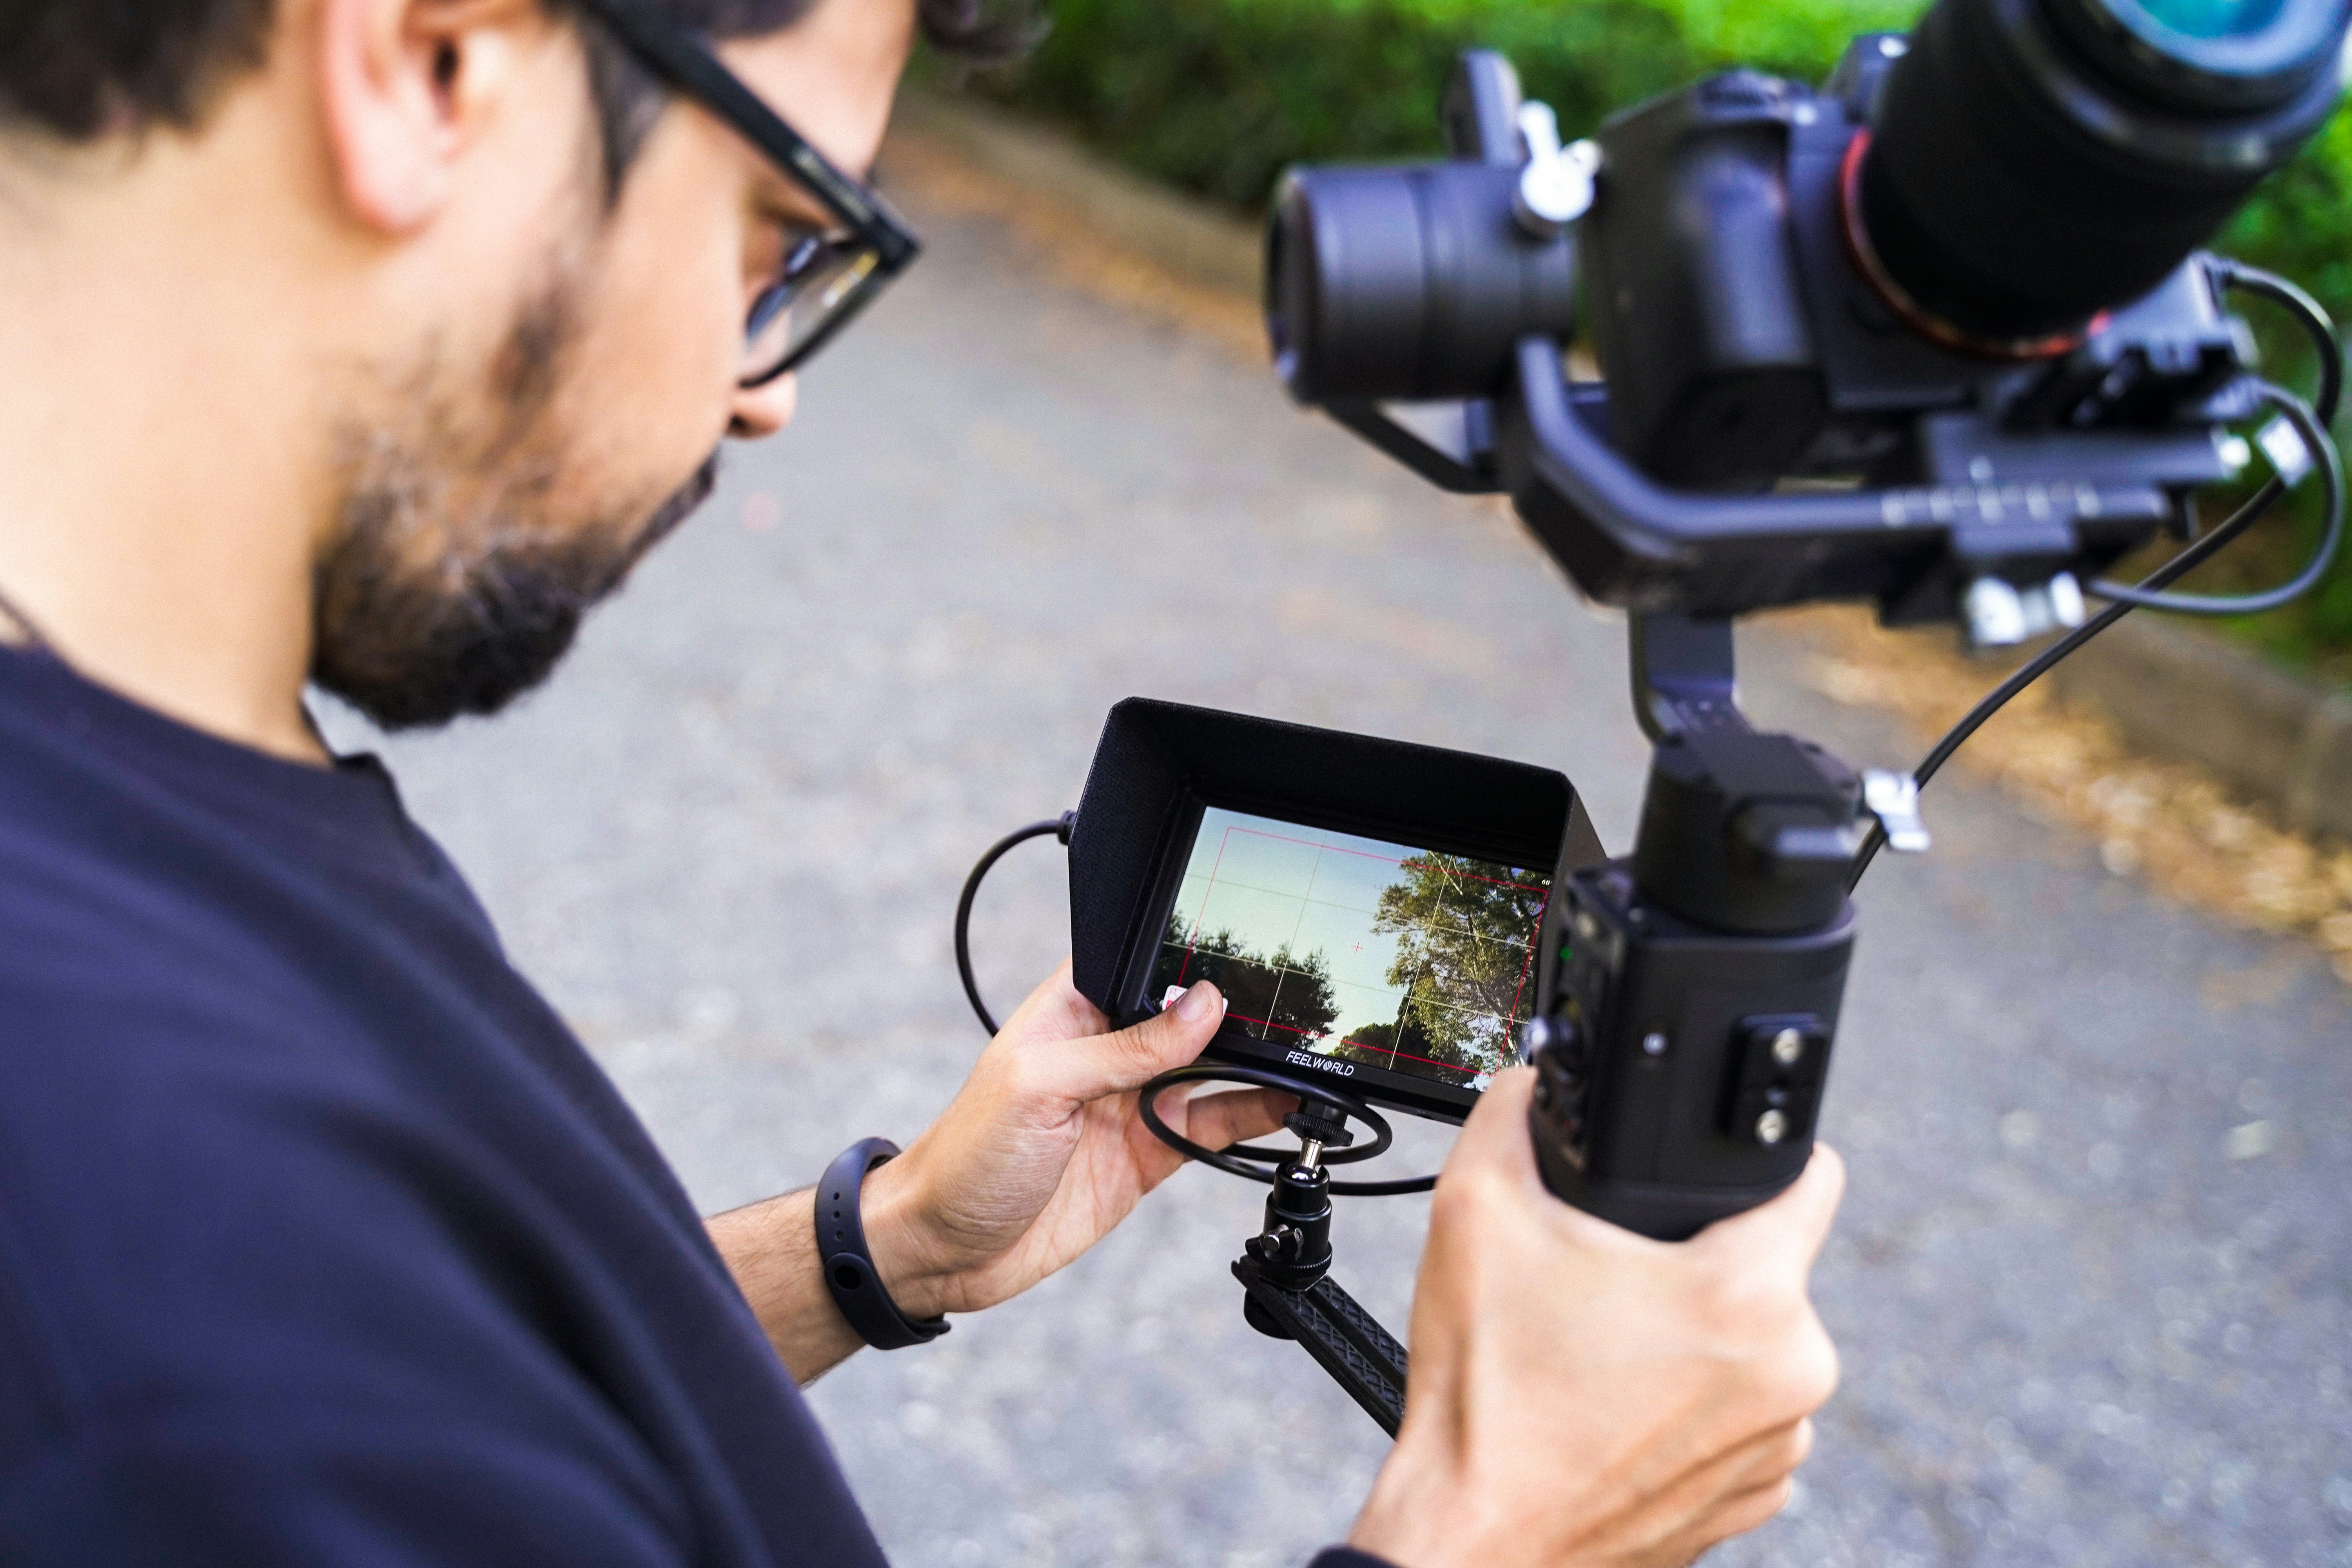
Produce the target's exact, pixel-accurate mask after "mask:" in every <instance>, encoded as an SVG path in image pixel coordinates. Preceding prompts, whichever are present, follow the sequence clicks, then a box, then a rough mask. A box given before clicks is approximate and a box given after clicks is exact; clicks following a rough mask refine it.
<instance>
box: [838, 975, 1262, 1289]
mask: <svg viewBox="0 0 2352 1568" xmlns="http://www.w3.org/2000/svg"><path fill="white" fill-rule="evenodd" d="M1224 1010H1225V1005H1224V1000H1223V997H1221V996H1219V995H1218V994H1217V989H1216V987H1215V986H1213V985H1211V984H1208V983H1207V982H1205V981H1203V982H1201V983H1200V984H1195V985H1194V986H1193V987H1192V989H1191V990H1190V991H1188V992H1186V993H1185V994H1183V995H1182V996H1181V997H1180V998H1179V999H1178V1000H1177V1001H1176V1002H1175V1003H1174V1005H1171V1006H1170V1007H1169V1008H1168V1009H1167V1010H1166V1011H1164V1012H1162V1013H1160V1014H1159V1015H1158V1016H1155V1017H1151V1018H1148V1019H1146V1020H1144V1021H1143V1022H1142V1023H1140V1024H1138V1025H1136V1026H1134V1027H1132V1028H1129V1029H1122V1030H1119V1031H1118V1032H1117V1033H1115V1034H1114V1033H1110V1032H1108V1029H1109V1021H1108V1019H1106V1018H1105V1017H1104V1016H1103V1015H1102V1014H1101V1012H1100V1011H1098V1010H1097V1008H1096V1007H1095V1005H1094V1004H1092V1003H1090V1002H1088V1001H1087V999H1086V998H1085V997H1084V996H1081V995H1079V994H1078V993H1077V991H1076V988H1075V987H1074V986H1072V985H1071V984H1070V969H1069V965H1068V964H1067V963H1065V964H1064V965H1063V966H1062V967H1061V968H1060V969H1059V970H1057V971H1056V972H1055V974H1054V975H1053V977H1052V978H1051V979H1049V980H1047V981H1046V982H1045V984H1043V985H1040V986H1039V987H1038V988H1037V989H1036V990H1035V991H1034V992H1033V993H1031V994H1030V996H1029V999H1028V1000H1027V1001H1026V1002H1024V1003H1023V1004H1022V1005H1021V1008H1020V1010H1019V1011H1018V1012H1016V1013H1014V1014H1013V1016H1012V1017H1011V1018H1010V1019H1009V1020H1007V1021H1006V1023H1005V1025H1004V1027H1003V1029H1002V1030H1000V1031H999V1032H998V1034H997V1036H996V1038H995V1039H994V1040H993V1041H992V1042H991V1043H990V1045H989V1047H988V1048H987V1049H986V1050H985V1051H983V1052H982V1054H981V1058H980V1061H979V1063H978V1064H977V1065H976V1066H975V1067H974V1068H972V1073H971V1078H970V1079H968V1080H966V1082H965V1084H964V1086H963V1089H962V1090H961V1092H960V1093H958V1094H957V1096H956V1098H955V1100H954V1102H953V1103H952V1104H950V1106H949V1107H948V1109H947V1110H946V1112H945V1113H944V1114H943V1115H941V1116H940V1119H939V1121H936V1122H934V1123H932V1124H931V1127H930V1130H929V1131H926V1132H925V1133H924V1134H923V1135H922V1136H921V1137H920V1138H919V1139H917V1140H916V1141H915V1142H914V1144H913V1146H912V1147H910V1148H908V1151H907V1152H906V1153H904V1154H902V1155H900V1156H899V1157H898V1159H895V1160H893V1161H891V1162H890V1163H888V1164H887V1165H884V1166H882V1167H881V1168H880V1169H878V1170H877V1171H876V1172H875V1173H873V1174H872V1175H871V1176H869V1177H868V1178H867V1179H866V1202H865V1207H864V1210H863V1217H864V1219H865V1222H866V1235H867V1237H868V1238H869V1242H870V1245H871V1246H872V1247H873V1249H874V1261H875V1266H876V1268H877V1269H878V1270H879V1271H880V1273H881V1275H882V1278H883V1279H884V1280H885V1282H886V1283H887V1285H888V1286H889V1289H890V1295H891V1299H892V1300H896V1301H897V1302H898V1306H899V1309H900V1310H902V1311H904V1312H905V1313H907V1315H908V1316H909V1317H916V1318H923V1317H929V1316H931V1315H932V1314H934V1313H937V1312H942V1311H945V1312H974V1311H978V1310H981V1309H982V1308H983V1307H992V1306H994V1305H995V1304H996V1303H997V1302H999V1301H1003V1300H1007V1299H1009V1298H1011V1297H1013V1296H1017V1295H1019V1294H1020V1293H1021V1292H1022V1291H1024V1290H1026V1289H1029V1287H1031V1286H1032V1285H1034V1284H1036V1283H1037V1282H1038V1281H1039V1280H1040V1279H1045V1277H1046V1276H1047V1275H1049V1274H1052V1273H1054V1272H1055V1270H1057V1269H1059V1268H1062V1267H1063V1266H1064V1265H1065V1264H1067V1263H1069V1262H1070V1261H1071V1260H1072V1259H1074V1258H1076V1257H1077V1256H1078V1255H1079V1254H1080V1253H1082V1252H1084V1251H1086V1250H1087V1248H1088V1247H1092V1246H1093V1245H1094V1244H1095V1243H1096V1242H1097V1241H1099V1240H1101V1239H1102V1237H1104V1236H1106V1235H1108V1233H1109V1232H1110V1230H1111V1228H1112V1227H1113V1226H1117V1225H1118V1222H1119V1221H1121V1220H1123V1219H1125V1218H1126V1217H1127V1216H1128V1214H1129V1211H1131V1210H1132V1209H1133V1208H1134V1207H1135V1205H1136V1204H1137V1203H1138V1202H1139V1200H1140V1199H1141V1198H1142V1196H1143V1194H1146V1193H1148V1192H1150V1190H1151V1189H1152V1188H1154V1187H1156V1186H1158V1185H1159V1184H1160V1183H1162V1182H1164V1181H1166V1180H1167V1179H1168V1178H1169V1177H1170V1176H1171V1175H1173V1174H1174V1173H1175V1172H1176V1170H1177V1168H1178V1167H1179V1166H1181V1164H1182V1163H1184V1158H1183V1156H1182V1155H1181V1154H1179V1153H1177V1152H1175V1151H1174V1150H1172V1149H1171V1148H1169V1147H1168V1145H1166V1144H1165V1143H1162V1142H1160V1140H1159V1139H1157V1138H1155V1137H1153V1136H1152V1134H1151V1131H1150V1129H1149V1128H1147V1127H1146V1126H1144V1124H1143V1118H1142V1116H1141V1114H1140V1113H1139V1110H1138V1107H1137V1103H1136V1102H1137V1100H1138V1098H1139V1097H1138V1095H1137V1092H1136V1091H1137V1090H1138V1089H1141V1088H1142V1087H1143V1085H1144V1084H1145V1083H1146V1082H1148V1081H1150V1079H1153V1078H1155V1077H1157V1076H1158V1075H1159V1074H1160V1073H1163V1072H1166V1071H1167V1070H1168V1069H1169V1068H1176V1067H1181V1066H1183V1065H1184V1064H1185V1063H1187V1062H1189V1061H1191V1060H1192V1059H1193V1058H1195V1057H1197V1056H1199V1055H1200V1054H1201V1048H1202V1047H1203V1046H1205V1045H1207V1044H1208V1043H1209V1039H1210V1037H1211V1036H1213V1035H1214V1034H1215V1033H1216V1032H1217V1025H1218V1023H1219V1022H1220V1020H1222V1019H1223V1016H1224ZM1200 1087H1202V1086H1196V1085H1189V1084H1188V1085H1179V1086H1178V1087H1176V1088H1175V1089H1171V1090H1169V1091H1168V1092H1167V1093H1166V1094H1164V1095H1162V1096H1161V1097H1160V1108H1159V1109H1160V1117H1161V1119H1162V1120H1163V1121H1166V1122H1167V1123H1168V1125H1169V1126H1170V1127H1171V1129H1173V1130H1174V1131H1177V1132H1179V1133H1181V1135H1183V1136H1184V1137H1186V1138H1189V1139H1191V1140H1192V1142H1196V1143H1201V1144H1205V1145H1206V1146H1207V1147H1209V1148H1212V1149H1222V1148H1224V1147H1225V1146H1226V1145H1228V1144H1232V1143H1237V1142H1242V1141H1244V1140H1245V1139H1249V1138H1255V1137H1259V1136H1262V1135H1264V1134H1265V1133H1267V1132H1272V1131H1276V1130H1277V1129H1278V1128H1280V1126H1281V1125H1282V1118H1283V1116H1284V1115H1285V1114H1286V1113H1287V1112H1288V1111H1290V1110H1294V1109H1295V1108H1296V1107H1297V1100H1295V1099H1293V1098H1292V1097H1291V1096H1289V1095H1286V1094H1281V1093H1278V1092H1276V1091H1273V1090H1268V1089H1244V1090H1225V1091H1223V1092H1211V1093H1199V1094H1196V1093H1195V1092H1194V1091H1195V1090H1196V1089H1199V1088H1200Z"/></svg>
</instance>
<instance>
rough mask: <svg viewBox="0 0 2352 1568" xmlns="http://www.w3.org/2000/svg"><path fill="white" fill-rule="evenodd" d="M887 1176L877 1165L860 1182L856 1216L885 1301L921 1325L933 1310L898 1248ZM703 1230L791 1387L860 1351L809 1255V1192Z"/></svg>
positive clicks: (898, 1225)
mask: <svg viewBox="0 0 2352 1568" xmlns="http://www.w3.org/2000/svg"><path fill="white" fill-rule="evenodd" d="M889 1170H890V1167H889V1166H888V1165H884V1166H882V1167H881V1168H879V1169H877V1171H875V1172H874V1173H873V1174H872V1175H871V1176H869V1177H868V1178H867V1180H866V1190H865V1192H864V1194H863V1195H862V1198H863V1201H862V1202H861V1203H860V1205H859V1217H860V1219H861V1220H862V1221H863V1223H864V1225H865V1227H866V1245H867V1247H869V1248H870V1249H871V1250H872V1252H873V1254H874V1267H875V1270H876V1272H877V1274H878V1275H880V1277H881V1279H882V1282H883V1285H884V1287H885V1288H886V1289H888V1290H889V1292H890V1299H891V1300H893V1301H896V1302H897V1303H898V1307H899V1310H902V1311H904V1312H906V1313H907V1314H908V1316H909V1317H913V1318H927V1317H929V1316H931V1315H932V1314H933V1313H934V1312H935V1311H937V1310H938V1307H937V1306H936V1304H935V1303H934V1302H933V1300H932V1292H930V1291H929V1289H927V1287H926V1284H925V1281H924V1280H923V1279H919V1278H918V1277H917V1275H916V1272H915V1270H914V1269H913V1268H912V1267H911V1264H910V1257H911V1249H910V1248H909V1247H907V1246H905V1245H904V1243H903V1241H902V1237H901V1233H902V1231H903V1230H904V1229H905V1225H904V1222H903V1218H902V1215H901V1213H900V1211H901V1209H902V1208H903V1206H904V1205H903V1204H902V1203H901V1202H900V1199H899V1194H898V1191H897V1184H895V1183H894V1182H892V1181H891V1180H890V1179H889V1177H888V1175H887V1173H888V1172H889ZM705 1225H706V1226H707V1227H708V1228H709V1232H710V1239H711V1240H712V1241H713V1242H715V1243H717V1244H718V1247H719V1256H720V1257H721V1258H725V1259H726V1260H727V1267H728V1268H729V1269H730V1271H731V1272H732V1273H733V1274H734V1276H735V1283H736V1284H737V1286H738V1287H740V1289H741V1290H742V1292H743V1297H744V1300H747V1301H749V1302H750V1303H751V1310H752V1312H753V1314H754V1315H756V1316H757V1317H758V1318H759V1320H760V1326H761V1328H762V1329H764V1330H766V1331H767V1334H768V1342H769V1343H770V1344H772V1345H773V1346H775V1348H776V1354H777V1355H778V1356H779V1357H781V1358H782V1361H783V1363H784V1367H785V1370H787V1371H789V1372H790V1373H792V1374H793V1379H794V1381H796V1382H798V1383H800V1384H803V1386H805V1385H807V1384H812V1383H814V1382H815V1381H816V1380H817V1379H818V1378H820V1377H822V1376H824V1374H825V1373H828V1372H830V1371H832V1370H833V1369H834V1368H835V1366H838V1365H839V1364H841V1363H843V1362H845V1361H846V1360H848V1359H849V1357H850V1356H851V1355H852V1354H853V1353H855V1352H856V1351H858V1350H860V1349H862V1348H863V1347H864V1344H865V1342H864V1341H863V1340H861V1339H859V1338H858V1337H857V1331H856V1330H854V1329H852V1328H851V1327H850V1326H849V1323H848V1321H847V1320H845V1318H843V1317H842V1315H841V1310H840V1309H839V1308H838V1307H836V1306H835V1305H834V1302H833V1293H832V1291H830V1290H829V1289H826V1288H825V1282H824V1268H823V1261H824V1260H823V1259H822V1258H819V1257H818V1256H817V1243H816V1189H815V1188H814V1187H803V1188H802V1189H801V1190H800V1191H799V1192H796V1193H786V1194H783V1195H782V1197H774V1198H769V1199H767V1200H766V1201H764V1202H761V1203H756V1204H751V1205H746V1206H744V1207H742V1208H740V1209H732V1210H730V1211H729V1212H728V1213H726V1214H722V1215H717V1216H715V1217H713V1218H711V1219H709V1220H708V1221H706V1222H705Z"/></svg>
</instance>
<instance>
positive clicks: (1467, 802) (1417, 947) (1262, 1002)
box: [1070, 700, 1601, 1121]
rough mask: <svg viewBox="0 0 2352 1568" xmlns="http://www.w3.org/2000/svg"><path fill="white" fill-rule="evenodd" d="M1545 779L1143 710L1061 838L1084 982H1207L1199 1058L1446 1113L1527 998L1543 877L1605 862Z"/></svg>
mask: <svg viewBox="0 0 2352 1568" xmlns="http://www.w3.org/2000/svg"><path fill="white" fill-rule="evenodd" d="M1600 853H1601V852H1600V846H1599V843H1598V841H1597V840H1595V839H1594V838H1593V837H1592V833H1591V827H1590V826H1587V825H1586V824H1585V822H1584V818H1583V816H1582V813H1581V812H1580V810H1579V809H1578V808H1577V805H1576V799H1575V794H1574V792H1573V790H1572V789H1571V788H1570V785H1569V783H1568V781H1567V779H1565V778H1563V777H1562V776H1561V775H1560V774H1559V773H1554V772H1551V771H1549V770H1548V769H1542V768H1534V767H1528V766H1527V765H1525V764H1522V763H1507V762H1500V761H1497V760H1496V759H1494V758H1489V757H1476V756H1469V755H1465V754H1464V753H1461V752H1444V751H1440V750H1437V749H1435V748H1433V747H1428V746H1416V745H1411V744H1408V743H1405V742H1396V741H1383V740H1377V739H1373V738H1371V737H1368V736H1361V735H1348V734H1340V733H1337V732H1335V731H1325V730H1313V729H1308V728H1306V727H1304V726H1301V725H1295V724H1282V723H1276V722H1274V721H1267V720H1263V719H1253V718H1247V717H1244V716H1243V715H1240V714H1233V713H1220V712H1215V711H1213V710H1205V709H1197V708H1183V707H1179V706H1177V705H1175V704H1172V703H1160V702H1149V701H1145V700H1130V701H1128V702H1123V703H1121V704H1119V706H1118V708H1117V709H1115V710H1113V711H1112V714H1111V719H1110V722H1109V724H1108V726H1107V727H1106V728H1105V731H1104V734H1103V741H1102V744H1101V747H1100V748H1099V749H1098V750H1097V752H1096V757H1095V765H1094V768H1093V771H1092V772H1091V773H1089V774H1088V776H1087V790H1086V795H1085V797H1084V799H1083V801H1082V803H1081V804H1080V805H1079V808H1078V815H1077V820H1076V826H1075V827H1074V828H1073V831H1072V835H1071V840H1070V876H1071V907H1072V910H1073V913H1074V916H1075V918H1076V930H1075V931H1074V932H1073V940H1074V951H1075V952H1076V963H1077V983H1078V988H1079V989H1080V990H1081V991H1082V992H1084V993H1086V994H1087V996H1088V997H1089V998H1091V999H1092V1000H1093V1001H1094V1002H1095V1003H1096V1005H1098V1006H1100V1007H1102V1008H1103V1010H1104V1011H1105V1012H1106V1013H1108V1014H1109V1015H1110V1016H1112V1017H1114V1018H1116V1019H1118V1021H1119V1022H1121V1023H1132V1022H1134V1021H1136V1020H1137V1019H1139V1018H1142V1017H1145V1016H1150V1014H1152V1013H1155V1012H1158V1011H1159V1010H1160V1008H1162V1007H1164V1006H1166V1005H1169V1003H1170V1002H1171V1001H1172V1000H1173V999H1174V997H1175V996H1177V995H1178V994H1181V992H1182V990H1183V989H1184V988H1185V987H1186V986H1188V985H1191V984H1192V983H1194V982H1195V981H1200V980H1208V981H1211V982H1213V984H1215V985H1216V986H1217V988H1218V990H1219V991H1220V992H1221V993H1223V995H1224V997H1225V1002H1226V1014H1225V1022H1224V1025H1223V1028H1221V1029H1220V1030H1219V1031H1218V1034H1217V1037H1216V1038H1215V1040H1214V1041H1213V1043H1212V1044H1211V1046H1210V1047H1209V1050H1208V1053H1207V1054H1208V1055H1210V1056H1213V1057H1216V1058H1223V1059H1225V1060H1229V1061H1243V1062H1250V1063H1255V1064H1259V1065H1272V1066H1276V1067H1279V1068H1286V1069H1288V1070H1292V1071H1297V1072H1299V1073H1302V1074H1305V1073H1314V1074H1320V1075H1327V1076H1330V1077H1334V1078H1339V1079H1346V1080H1347V1082H1346V1087H1347V1088H1348V1089H1349V1091H1350V1092H1352V1093H1354V1094H1357V1095H1359V1096H1360V1097H1362V1098H1364V1099H1366V1100H1372V1101H1375V1102H1378V1103H1382V1104H1387V1105H1390V1106H1393V1107H1396V1108H1398V1109H1401V1110H1411V1111H1414V1112H1417V1113H1419V1114H1422V1115H1427V1116H1434V1117H1438V1118H1441V1119H1444V1120H1447V1121H1458V1120H1459V1119H1460V1118H1461V1117H1462V1116H1464V1115H1465V1114H1466V1113H1467V1112H1468V1110H1469V1108H1470V1107H1471V1106H1472V1105H1473V1104H1475V1102H1476V1099H1477V1095H1478V1091H1479V1090H1480V1089H1484V1088H1485V1087H1486V1082H1487V1080H1488V1079H1490V1078H1491V1077H1492V1076H1493V1074H1494V1073H1495V1072H1496V1070H1497V1069H1498V1068H1501V1067H1503V1066H1504V1065H1506V1064H1507V1063H1508V1062H1509V1061H1510V1060H1511V1059H1512V1055H1513V1052H1514V1048H1515V1037H1516V1035H1517V1026H1518V1025H1519V1023H1520V1022H1521V1021H1522V1020H1523V1019H1524V1018H1525V1017H1526V1016H1528V1010H1529V1009H1530V1007H1531V1006H1532V1005H1533V1001H1534V998H1535V997H1536V996H1537V995H1538V982H1539V979H1540V971H1541V966H1542V946H1543V944H1542V940H1541V936H1542V930H1543V923H1544V920H1545V915H1546V910H1547V907H1548V905H1549V895H1550V889H1551V885H1552V880H1553V878H1554V877H1555V876H1556V875H1557V874H1558V873H1559V871H1560V869H1561V868H1562V866H1563V863H1564V862H1565V864H1567V865H1568V866H1569V867H1570V868H1572V867H1574V866H1577V865H1582V864H1584V863H1586V862H1587V861H1588V860H1595V859H1598V858H1600Z"/></svg>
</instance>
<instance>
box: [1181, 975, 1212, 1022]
mask: <svg viewBox="0 0 2352 1568" xmlns="http://www.w3.org/2000/svg"><path fill="white" fill-rule="evenodd" d="M1176 1016H1178V1017H1180V1018H1181V1019H1183V1020H1184V1021H1185V1022H1186V1023H1188V1024H1197V1023H1199V1022H1201V1021H1202V1019H1204V1018H1206V1017H1207V1016H1209V983H1208V982H1207V981H1205V980H1196V981H1194V982H1192V989H1191V990H1190V991H1187V992H1185V993H1184V999H1183V1000H1182V1001H1181V1002H1179V1003H1177V1004H1176Z"/></svg>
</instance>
